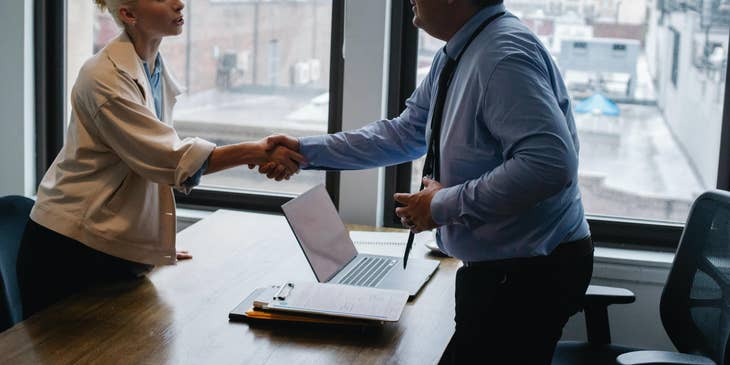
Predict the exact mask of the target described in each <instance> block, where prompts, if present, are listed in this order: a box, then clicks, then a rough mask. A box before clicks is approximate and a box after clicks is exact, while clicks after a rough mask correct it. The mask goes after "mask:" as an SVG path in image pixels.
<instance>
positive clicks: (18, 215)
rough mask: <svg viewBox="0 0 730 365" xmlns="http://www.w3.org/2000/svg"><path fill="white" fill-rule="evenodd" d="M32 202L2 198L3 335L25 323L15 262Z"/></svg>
mask: <svg viewBox="0 0 730 365" xmlns="http://www.w3.org/2000/svg"><path fill="white" fill-rule="evenodd" d="M32 207H33V200H31V199H28V198H26V197H23V196H5V197H2V198H0V293H1V294H2V295H0V331H3V330H5V329H7V328H9V327H12V326H13V325H14V324H15V323H18V322H20V321H21V320H22V319H23V307H22V304H21V300H20V290H19V289H18V276H17V274H16V262H17V259H18V248H19V247H20V240H21V238H22V237H23V231H24V230H25V224H26V223H27V222H28V216H29V214H30V210H31V208H32Z"/></svg>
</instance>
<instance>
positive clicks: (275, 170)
mask: <svg viewBox="0 0 730 365" xmlns="http://www.w3.org/2000/svg"><path fill="white" fill-rule="evenodd" d="M258 144H259V145H260V146H261V147H262V148H263V149H264V151H265V153H266V157H265V159H264V160H263V161H261V162H260V163H259V164H258V165H259V171H261V170H262V169H263V170H265V171H266V172H264V173H266V175H267V177H268V178H270V179H275V180H276V181H281V180H289V178H290V177H291V176H292V175H294V174H296V173H298V172H299V165H300V164H304V163H305V162H306V160H305V159H304V156H302V155H301V154H299V153H298V152H297V151H296V150H298V149H299V142H298V141H297V140H296V139H294V138H292V137H289V136H284V135H274V136H269V137H266V138H264V139H262V140H260V141H258ZM248 167H249V168H252V169H253V168H254V167H256V166H255V164H249V166H248Z"/></svg>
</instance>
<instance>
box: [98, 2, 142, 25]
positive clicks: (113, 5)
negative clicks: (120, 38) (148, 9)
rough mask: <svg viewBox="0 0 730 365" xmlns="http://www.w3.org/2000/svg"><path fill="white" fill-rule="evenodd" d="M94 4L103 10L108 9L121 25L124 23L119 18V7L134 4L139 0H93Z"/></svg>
mask: <svg viewBox="0 0 730 365" xmlns="http://www.w3.org/2000/svg"><path fill="white" fill-rule="evenodd" d="M93 1H94V4H96V6H98V7H99V9H101V11H104V10H107V11H108V12H109V14H111V15H112V18H114V21H115V22H117V24H118V25H119V26H120V27H121V26H123V25H124V24H123V23H122V20H121V19H119V7H121V6H122V5H127V4H132V3H135V2H137V0H93Z"/></svg>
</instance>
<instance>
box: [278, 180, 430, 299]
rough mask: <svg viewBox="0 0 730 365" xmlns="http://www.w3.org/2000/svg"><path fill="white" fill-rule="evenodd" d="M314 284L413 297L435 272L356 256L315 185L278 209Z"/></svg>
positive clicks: (416, 263)
mask: <svg viewBox="0 0 730 365" xmlns="http://www.w3.org/2000/svg"><path fill="white" fill-rule="evenodd" d="M281 208H282V210H283V211H284V215H285V216H286V220H287V221H288V222H289V226H291V229H292V231H293V232H294V236H296V238H297V241H299V245H300V246H301V247H302V251H304V256H306V257H307V261H309V265H310V266H311V267H312V270H313V271H314V275H315V276H316V277H317V280H318V281H319V282H322V283H325V282H327V283H338V284H347V285H355V286H368V287H375V288H382V289H398V290H403V291H407V292H408V294H409V295H410V296H411V297H413V296H415V295H416V294H417V293H418V291H419V290H420V289H421V287H422V286H423V284H425V283H426V281H428V279H429V278H430V277H431V275H433V273H434V272H435V271H436V268H438V265H439V262H438V261H436V260H424V259H418V258H411V259H409V260H408V269H407V270H404V269H403V259H402V258H400V257H392V256H380V255H369V254H362V253H358V252H357V249H356V248H355V244H354V243H352V240H351V239H350V236H349V234H348V232H347V229H346V228H345V224H344V223H343V222H342V219H340V216H339V214H338V213H337V210H336V209H335V206H334V204H332V200H331V199H330V197H329V195H328V194H327V190H325V188H324V185H322V184H319V185H317V186H315V187H314V188H312V189H310V190H309V191H307V192H305V193H303V194H301V195H300V196H298V197H297V198H295V199H292V200H290V201H289V202H287V203H286V204H284V205H283V206H282V207H281Z"/></svg>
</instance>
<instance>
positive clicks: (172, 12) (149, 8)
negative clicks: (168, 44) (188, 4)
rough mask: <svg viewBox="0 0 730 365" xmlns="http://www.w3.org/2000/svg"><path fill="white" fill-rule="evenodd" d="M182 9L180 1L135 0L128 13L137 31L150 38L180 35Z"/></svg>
mask: <svg viewBox="0 0 730 365" xmlns="http://www.w3.org/2000/svg"><path fill="white" fill-rule="evenodd" d="M183 8H185V3H183V1H182V0H137V1H136V4H134V5H132V6H131V7H130V8H129V11H130V12H131V13H132V14H133V15H134V23H133V26H134V27H135V28H136V29H137V30H139V31H140V32H142V33H145V34H147V35H148V36H150V37H165V36H171V35H178V34H180V33H182V30H183V25H184V24H185V20H184V19H183V15H182V10H183Z"/></svg>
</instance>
